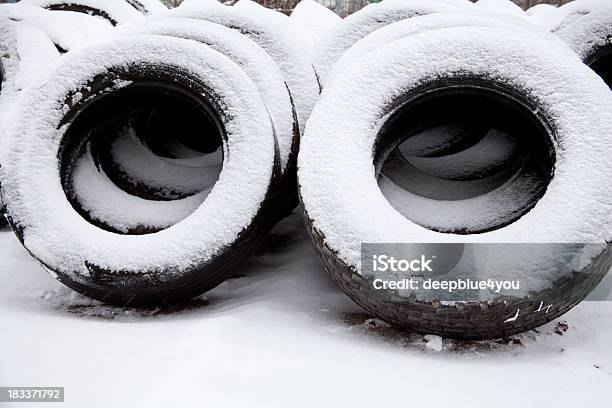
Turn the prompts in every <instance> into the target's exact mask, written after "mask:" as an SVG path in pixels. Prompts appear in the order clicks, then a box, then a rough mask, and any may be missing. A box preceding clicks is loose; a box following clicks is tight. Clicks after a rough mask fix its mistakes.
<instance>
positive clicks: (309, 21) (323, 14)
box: [289, 0, 342, 39]
mask: <svg viewBox="0 0 612 408" xmlns="http://www.w3.org/2000/svg"><path fill="white" fill-rule="evenodd" d="M289 17H290V18H291V19H292V20H295V21H296V22H298V23H300V24H302V25H304V26H305V27H307V28H308V29H309V30H310V31H311V32H312V34H313V35H314V36H315V38H317V39H318V38H321V37H323V36H324V35H325V34H326V33H327V31H329V30H331V29H332V28H333V27H334V26H335V25H336V24H338V22H340V21H342V19H341V18H340V17H339V16H338V15H337V14H336V13H334V12H333V11H331V10H330V9H328V8H327V7H325V6H324V5H322V4H321V3H318V2H316V1H314V0H302V1H300V2H299V3H298V4H297V6H296V7H295V8H294V9H293V11H292V12H291V15H290V16H289Z"/></svg>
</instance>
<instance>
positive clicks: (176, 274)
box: [0, 35, 279, 304]
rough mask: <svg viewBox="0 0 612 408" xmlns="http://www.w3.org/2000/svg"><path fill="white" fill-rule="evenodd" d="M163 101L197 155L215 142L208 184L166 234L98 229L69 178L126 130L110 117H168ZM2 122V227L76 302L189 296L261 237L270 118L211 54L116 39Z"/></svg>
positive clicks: (270, 186)
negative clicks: (193, 133) (218, 161)
mask: <svg viewBox="0 0 612 408" xmlns="http://www.w3.org/2000/svg"><path fill="white" fill-rule="evenodd" d="M160 101H162V102H160ZM164 101H165V102H168V103H169V104H172V106H175V104H177V103H178V104H182V105H184V106H192V107H193V109H195V110H196V112H191V114H190V115H189V116H190V117H191V118H192V119H189V120H192V121H195V122H194V123H193V124H194V125H195V124H197V125H198V126H194V127H193V128H194V129H196V130H197V131H198V132H202V133H201V134H204V133H205V131H207V133H206V135H207V137H206V138H203V139H205V140H206V141H207V144H208V146H206V147H214V146H213V145H216V144H217V143H220V144H221V149H222V153H223V166H222V169H221V172H220V174H219V176H218V180H217V181H216V183H215V184H214V186H213V187H212V188H211V189H210V191H209V192H208V194H207V196H206V198H205V200H204V201H203V202H201V203H199V204H198V206H197V207H196V208H195V209H194V210H193V211H192V212H191V213H190V214H188V215H187V216H186V218H184V219H182V220H179V221H178V222H177V223H176V224H174V225H172V226H170V227H168V228H166V229H163V230H161V231H158V232H156V233H150V234H146V233H144V234H143V231H136V232H135V233H133V234H119V233H116V232H111V231H108V230H107V229H105V228H104V226H103V225H99V223H96V222H95V220H92V219H91V217H90V216H88V214H87V213H86V210H87V209H86V208H83V207H82V206H81V205H80V204H81V203H80V201H79V200H78V197H76V196H75V194H74V193H75V192H74V191H73V187H72V186H73V184H72V183H73V181H74V180H73V178H74V176H75V171H76V169H75V168H76V167H77V166H78V165H80V164H81V162H82V159H83V158H90V157H91V155H90V152H91V149H93V150H95V149H96V148H99V146H96V144H97V143H102V144H104V142H105V140H104V137H108V136H112V135H113V132H112V130H121V129H123V128H125V127H124V126H121V123H120V122H116V121H115V119H116V118H120V116H116V115H121V114H123V115H125V116H124V122H127V123H129V124H133V125H134V126H137V125H139V124H141V123H143V122H140V119H139V118H138V115H139V114H140V113H144V116H145V117H148V116H149V113H150V112H151V110H147V108H148V107H153V108H154V109H158V108H160V107H161V108H167V106H165V105H164V106H160V105H159V104H158V103H164ZM113 110H114V112H115V114H116V115H115V114H113ZM117 111H119V112H117ZM13 112H14V114H16V115H19V116H20V117H22V120H20V121H15V122H13V123H10V124H9V125H8V126H7V128H6V129H5V133H6V136H7V144H6V149H5V150H4V151H3V152H2V155H1V161H0V163H1V164H2V166H1V168H0V175H1V176H2V180H3V183H2V186H1V191H0V192H1V196H2V199H3V200H4V202H5V203H6V213H7V218H8V219H9V221H10V223H11V225H12V227H13V229H14V231H15V232H16V233H17V235H18V237H19V238H20V240H21V242H22V243H23V245H24V247H25V248H26V249H27V250H28V251H29V252H30V253H31V254H32V255H33V256H34V257H35V258H36V259H37V260H38V261H39V262H40V263H41V264H42V265H44V267H45V268H46V269H47V270H48V271H49V272H50V273H51V274H52V275H53V276H55V277H56V278H57V279H58V280H59V281H61V282H62V283H64V284H65V285H67V286H69V287H71V288H73V289H75V290H77V291H79V292H81V293H83V294H85V295H87V296H91V297H93V298H96V299H99V300H102V301H105V302H109V303H115V304H148V303H160V302H166V301H175V300H180V299H186V298H189V297H192V296H195V295H198V294H200V293H203V292H205V291H206V290H208V289H211V288H213V287H214V286H216V285H218V284H219V283H221V282H222V281H223V280H224V279H226V278H227V277H228V276H229V275H230V274H231V273H233V272H235V268H236V267H237V266H238V265H240V264H241V263H242V262H243V261H244V259H245V258H246V257H247V256H248V255H249V254H250V253H251V252H252V251H253V250H254V249H255V247H256V246H257V244H258V243H259V242H260V240H261V236H262V234H264V233H266V232H267V231H268V230H269V228H271V225H270V223H269V222H268V220H269V219H270V217H269V215H267V213H269V212H270V211H273V210H272V209H271V205H272V201H271V198H272V197H273V196H274V194H275V193H276V192H277V189H278V178H279V165H278V150H277V148H276V141H275V138H274V131H273V126H272V123H271V120H270V117H269V115H268V113H267V110H266V107H265V105H264V103H263V101H262V99H261V97H260V95H259V91H258V89H257V87H256V86H255V84H254V83H253V82H252V81H251V80H250V79H249V78H248V76H247V75H246V74H245V73H244V72H243V71H242V70H241V69H240V68H239V67H238V66H237V65H236V64H234V63H233V62H232V61H231V60H229V59H228V58H227V57H225V56H223V55H221V54H219V53H218V52H216V51H214V50H212V49H210V48H207V47H204V46H202V45H201V44H197V43H195V42H192V41H188V40H184V39H177V38H170V37H163V36H153V35H151V36H133V37H129V38H124V39H123V40H122V41H121V47H117V44H116V43H114V42H106V43H98V44H95V45H92V46H90V47H88V48H86V49H85V48H84V49H80V50H78V51H75V52H71V53H69V54H67V55H66V56H64V58H63V62H62V64H61V66H59V67H58V68H57V69H55V70H53V71H52V72H51V73H50V74H49V75H48V76H47V77H46V78H45V79H44V80H42V81H41V82H39V83H37V84H36V85H35V86H33V87H31V88H29V89H28V90H26V91H24V92H23V94H22V96H21V98H20V99H19V101H18V102H17V104H16V106H15V109H14V111H13ZM180 112H181V110H179V111H176V112H174V111H173V112H170V113H177V114H180ZM109 118H110V119H112V120H109ZM179 118H180V119H182V118H184V116H180V117H179ZM101 121H103V122H104V123H102V122H101ZM113 121H115V122H116V123H112V122H113ZM177 122H178V120H177ZM205 122H208V123H209V124H208V125H207V127H206V128H205V129H203V128H202V127H201V126H200V125H202V124H203V123H205ZM107 123H111V124H112V125H113V126H114V127H110V128H108V127H106V128H105V126H106V124H107ZM147 123H148V122H147V121H145V122H144V124H145V125H146V124H147ZM179 124H180V123H179ZM100 125H104V126H100ZM115 125H117V126H115ZM181 126H182V124H181ZM182 129H187V127H183V128H182ZM145 130H146V132H149V134H151V133H152V134H151V136H152V137H153V136H155V135H159V136H160V137H163V135H164V133H165V132H164V129H163V128H162V129H158V128H157V126H151V127H150V128H146V127H145ZM145 135H146V133H145ZM99 137H102V138H101V139H100V138H99ZM201 139H202V138H201ZM157 142H159V143H154V144H155V145H156V146H160V148H164V147H167V146H168V144H166V143H163V142H164V140H158V141H157ZM152 143H153V142H152ZM172 146H174V144H171V147H172ZM211 150H212V149H211ZM93 163H94V165H95V164H96V162H95V161H93ZM94 169H97V167H94ZM90 170H91V169H90ZM98 174H99V172H98ZM91 182H92V183H97V180H96V179H95V178H93V179H92V180H91ZM95 187H96V186H93V188H92V189H93V190H94V191H95V190H96V188H95ZM100 187H101V191H102V193H101V194H105V190H104V186H100ZM77 193H78V192H77ZM109 205H114V203H112V202H111V203H109ZM144 232H146V231H144ZM139 233H140V234H139Z"/></svg>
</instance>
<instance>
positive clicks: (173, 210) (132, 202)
mask: <svg viewBox="0 0 612 408" xmlns="http://www.w3.org/2000/svg"><path fill="white" fill-rule="evenodd" d="M217 174H218V173H217ZM73 177H74V178H73V188H74V191H75V192H76V196H77V197H78V200H79V203H80V204H81V206H82V207H83V209H84V210H86V211H87V212H88V213H89V215H90V216H91V217H92V218H93V219H94V220H97V221H101V222H103V223H104V224H106V225H109V226H111V227H113V228H114V229H115V230H117V231H121V232H124V233H127V232H129V231H130V230H135V229H137V228H138V227H147V228H149V229H157V230H161V229H164V228H168V227H170V226H172V225H174V224H176V223H177V222H179V221H181V220H183V219H185V218H186V217H187V216H188V215H189V214H191V213H193V212H194V211H195V210H196V209H197V208H198V207H199V206H200V205H201V204H202V203H203V202H204V200H205V199H206V196H207V195H208V194H210V191H211V189H212V188H211V187H212V185H211V186H209V188H206V189H200V190H198V191H199V192H198V193H197V194H194V195H191V196H189V197H186V198H183V199H179V200H170V201H155V200H145V199H143V198H140V197H137V196H134V195H131V194H128V193H126V192H124V191H123V190H121V189H120V188H118V187H117V186H116V185H115V184H113V182H112V181H111V180H109V178H108V176H107V175H106V174H105V173H104V172H103V171H102V170H100V169H98V168H97V167H96V165H95V163H94V161H93V159H92V157H91V154H90V152H89V150H88V151H87V153H86V154H85V155H83V157H82V158H81V159H80V160H79V161H78V163H77V165H76V167H75V169H74V174H73ZM213 183H214V181H213Z"/></svg>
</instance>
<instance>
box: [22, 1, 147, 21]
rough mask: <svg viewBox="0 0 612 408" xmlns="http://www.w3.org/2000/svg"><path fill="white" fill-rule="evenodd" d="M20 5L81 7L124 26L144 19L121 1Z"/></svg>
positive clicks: (55, 2)
mask: <svg viewBox="0 0 612 408" xmlns="http://www.w3.org/2000/svg"><path fill="white" fill-rule="evenodd" d="M20 3H22V4H30V5H33V6H38V7H43V8H49V7H51V6H54V5H61V4H66V5H81V6H85V7H89V8H92V9H97V10H101V11H104V12H105V13H106V14H107V15H108V16H109V17H110V18H111V19H113V21H114V22H116V23H117V24H126V23H130V22H135V21H138V20H142V19H144V16H143V15H142V13H140V12H139V11H138V10H136V9H135V8H134V7H132V6H130V4H129V3H128V2H127V1H123V0H21V1H20ZM100 18H101V17H100Z"/></svg>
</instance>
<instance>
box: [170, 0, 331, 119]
mask: <svg viewBox="0 0 612 408" xmlns="http://www.w3.org/2000/svg"><path fill="white" fill-rule="evenodd" d="M253 8H254V7H245V6H243V7H233V6H224V5H221V4H219V3H218V2H205V3H199V2H198V1H195V2H191V3H185V4H184V5H181V6H179V7H177V8H175V9H171V10H169V11H168V12H167V13H165V16H167V17H183V18H193V19H197V20H206V21H211V22H213V23H217V24H220V25H223V26H226V27H229V28H232V29H234V30H236V31H238V32H240V33H241V34H244V35H246V36H247V37H249V38H250V39H251V40H253V41H254V42H255V43H256V44H257V45H259V46H260V47H261V48H263V49H264V51H266V52H267V53H268V54H270V56H271V57H272V59H273V60H274V61H275V62H276V64H277V65H278V67H279V68H280V70H281V72H282V73H283V75H284V77H285V81H286V82H287V85H288V86H289V90H290V91H291V95H292V97H293V102H294V104H295V107H296V111H297V116H298V123H299V125H300V131H302V130H303V129H304V126H305V125H306V120H307V119H308V116H309V115H310V111H311V110H312V107H313V106H314V104H315V102H316V100H317V98H318V97H319V90H320V89H319V83H318V80H317V76H316V73H315V71H314V68H313V66H312V64H311V62H310V60H309V58H308V57H307V55H306V54H307V52H304V50H308V48H309V47H310V45H309V41H310V40H309V39H304V38H303V36H300V35H299V34H296V32H295V30H294V28H293V26H292V24H291V20H289V18H288V17H286V16H282V15H280V14H279V13H273V12H269V10H268V11H265V10H264V11H265V12H264V11H261V12H258V11H257V10H252V9H253Z"/></svg>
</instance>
